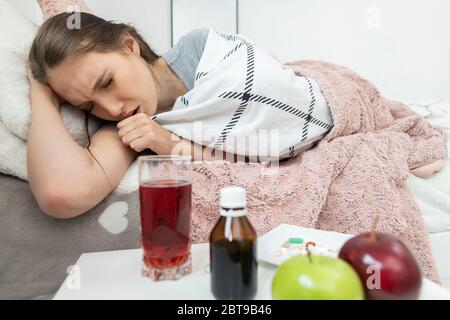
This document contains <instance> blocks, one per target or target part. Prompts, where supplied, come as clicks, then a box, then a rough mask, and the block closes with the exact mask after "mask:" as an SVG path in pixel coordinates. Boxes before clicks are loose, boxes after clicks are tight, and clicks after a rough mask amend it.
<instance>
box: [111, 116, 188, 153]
mask: <svg viewBox="0 0 450 320" xmlns="http://www.w3.org/2000/svg"><path fill="white" fill-rule="evenodd" d="M117 128H118V129H119V136H120V137H121V138H122V142H123V143H124V144H126V145H128V146H130V148H131V149H133V150H135V151H137V152H141V151H143V150H145V149H152V151H154V152H156V153H157V154H167V155H168V154H171V153H172V151H173V150H174V148H175V146H176V145H178V144H179V143H180V142H181V141H182V139H181V138H179V137H177V136H176V135H174V134H173V133H172V132H170V131H168V130H166V129H164V128H163V127H161V126H160V125H159V124H158V123H156V122H155V121H153V120H152V119H150V117H149V116H148V115H147V114H145V113H138V114H135V115H134V116H131V117H129V118H126V119H124V120H122V121H120V122H119V123H118V124H117Z"/></svg>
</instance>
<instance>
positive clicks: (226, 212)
mask: <svg viewBox="0 0 450 320" xmlns="http://www.w3.org/2000/svg"><path fill="white" fill-rule="evenodd" d="M220 215H221V216H223V217H242V216H245V215H247V209H246V208H239V209H228V208H220Z"/></svg>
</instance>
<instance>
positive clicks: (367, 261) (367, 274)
mask: <svg viewBox="0 0 450 320" xmlns="http://www.w3.org/2000/svg"><path fill="white" fill-rule="evenodd" d="M339 258H341V259H343V260H345V261H347V262H348V263H349V264H350V265H351V266H352V267H353V268H354V269H355V270H356V272H357V273H358V275H359V277H360V278H361V281H362V283H363V286H364V290H365V294H366V299H369V300H393V299H395V300H406V299H407V300H410V299H411V300H412V299H417V298H418V296H419V292H420V287H421V285H422V275H421V272H420V268H419V266H418V264H417V261H416V259H415V258H414V256H413V255H412V253H411V251H410V250H409V249H408V247H406V245H405V244H404V243H403V242H402V241H400V240H399V239H397V238H396V237H395V236H393V235H390V234H386V233H378V232H376V233H372V232H367V233H362V234H360V235H357V236H355V237H353V238H351V239H349V240H348V241H347V242H346V243H345V244H344V246H343V247H342V248H341V250H340V251H339Z"/></svg>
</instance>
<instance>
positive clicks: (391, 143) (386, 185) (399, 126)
mask: <svg viewBox="0 0 450 320" xmlns="http://www.w3.org/2000/svg"><path fill="white" fill-rule="evenodd" d="M284 67H285V68H292V69H293V70H294V71H295V73H296V74H297V75H299V76H301V75H307V76H309V77H311V78H313V79H315V80H316V81H317V82H318V83H319V85H320V87H321V88H322V91H323V94H324V96H325V98H326V99H327V102H328V104H329V106H330V108H331V113H332V116H333V120H334V128H333V129H332V131H330V132H329V133H328V135H327V136H325V137H324V138H323V139H322V140H321V141H320V142H319V143H318V144H317V145H315V146H314V147H313V148H311V149H309V150H307V151H305V152H303V153H301V154H300V155H298V156H297V157H295V158H292V159H290V160H288V161H285V162H281V163H280V164H279V166H278V167H273V166H272V167H271V166H269V165H268V163H252V164H244V163H230V162H228V161H209V162H208V161H197V162H194V166H193V169H194V177H193V230H192V236H193V240H194V242H206V241H208V237H209V233H210V231H211V229H212V227H213V225H214V223H215V222H216V219H217V217H218V212H219V208H218V198H219V191H220V189H221V188H222V187H223V186H226V185H239V186H242V187H244V188H246V190H247V194H248V209H249V212H250V213H249V218H250V219H251V221H252V223H253V225H254V227H255V228H256V230H257V232H258V235H262V234H264V233H266V232H267V231H269V230H270V229H272V228H274V227H276V226H277V225H279V224H282V223H289V224H293V225H299V226H303V227H309V228H316V229H321V230H333V231H337V232H344V233H350V234H358V233H361V232H365V231H368V230H369V229H370V227H371V225H372V222H373V221H374V218H375V217H376V216H377V215H379V217H380V223H379V225H378V231H382V232H389V233H392V234H394V235H396V236H398V237H399V238H401V239H402V240H403V241H404V242H405V243H407V244H408V245H409V247H410V248H411V249H412V251H413V252H414V253H415V255H416V257H417V259H418V262H419V264H420V265H421V267H422V271H423V274H424V276H426V277H427V278H429V279H432V280H434V281H439V278H438V275H437V272H436V266H435V262H434V259H433V257H432V253H431V245H430V242H429V238H428V233H427V230H426V226H425V223H424V220H423V217H422V214H421V212H420V210H419V208H418V206H417V204H416V202H415V200H414V198H413V196H412V194H411V193H410V191H409V190H408V188H407V187H406V185H405V181H406V179H407V178H408V175H409V174H410V170H418V172H421V171H420V170H421V169H424V170H422V173H421V174H422V175H425V176H427V175H428V176H429V175H431V173H429V174H427V173H426V172H427V169H426V168H429V167H431V168H433V169H432V170H435V171H436V170H437V171H438V170H440V169H441V168H442V165H441V163H443V161H442V159H443V158H444V146H445V143H446V140H447V134H446V133H445V131H443V130H440V129H434V128H432V127H431V126H430V125H429V123H428V122H426V121H425V120H424V119H423V118H422V117H420V116H419V115H417V114H416V113H414V112H413V111H411V110H410V109H409V108H408V107H406V106H405V105H403V104H401V103H398V102H394V101H390V100H387V99H385V98H383V97H382V96H381V95H380V94H379V92H378V90H377V89H376V88H375V87H374V86H373V85H372V84H370V83H369V82H368V81H366V80H364V79H362V78H361V77H360V76H358V75H357V74H355V73H354V72H352V71H351V70H349V69H347V68H344V67H341V66H337V65H334V64H330V63H325V62H321V61H296V62H291V63H287V64H286V65H284ZM439 160H441V161H442V162H440V161H439ZM436 164H438V165H436ZM423 172H425V174H424V173H423Z"/></svg>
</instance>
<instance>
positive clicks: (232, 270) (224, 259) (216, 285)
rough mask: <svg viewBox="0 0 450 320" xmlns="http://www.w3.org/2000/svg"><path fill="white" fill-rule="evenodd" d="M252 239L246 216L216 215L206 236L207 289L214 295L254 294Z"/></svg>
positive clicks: (253, 247)
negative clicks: (209, 277)
mask: <svg viewBox="0 0 450 320" xmlns="http://www.w3.org/2000/svg"><path fill="white" fill-rule="evenodd" d="M242 209H244V208H238V209H232V210H242ZM227 220H228V221H227ZM256 239H257V236H256V232H255V230H254V229H253V227H252V225H251V223H250V221H249V220H248V218H247V216H245V215H244V216H239V217H230V216H220V218H219V220H218V221H217V223H216V225H215V227H214V228H213V230H212V232H211V235H210V239H209V242H210V269H211V291H212V293H213V294H214V296H215V297H216V298H217V299H252V298H253V297H254V296H255V294H256V290H257V279H258V276H257V261H256V248H257V247H256Z"/></svg>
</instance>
